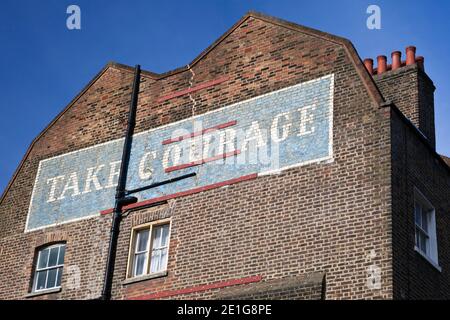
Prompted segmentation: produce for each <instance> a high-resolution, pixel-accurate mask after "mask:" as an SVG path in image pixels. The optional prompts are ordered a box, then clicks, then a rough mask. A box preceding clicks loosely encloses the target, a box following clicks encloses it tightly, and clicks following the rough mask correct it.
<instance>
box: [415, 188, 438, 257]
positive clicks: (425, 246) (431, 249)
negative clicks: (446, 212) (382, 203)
mask: <svg viewBox="0 0 450 320" xmlns="http://www.w3.org/2000/svg"><path fill="white" fill-rule="evenodd" d="M414 219H415V228H416V251H418V252H419V253H421V254H422V255H423V256H425V257H426V258H427V259H429V260H431V261H430V262H432V263H433V264H435V265H438V255H437V240H436V218H435V212H434V208H433V206H432V205H431V203H430V202H429V201H428V200H427V199H426V198H425V197H424V195H423V194H422V193H421V192H420V191H419V190H417V189H415V192H414Z"/></svg>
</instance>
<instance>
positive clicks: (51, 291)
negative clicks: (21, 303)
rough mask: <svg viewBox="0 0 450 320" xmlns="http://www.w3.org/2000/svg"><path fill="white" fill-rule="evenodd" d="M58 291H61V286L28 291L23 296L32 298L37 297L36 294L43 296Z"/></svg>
mask: <svg viewBox="0 0 450 320" xmlns="http://www.w3.org/2000/svg"><path fill="white" fill-rule="evenodd" d="M60 291H61V287H58V288H52V289H47V290H41V291H34V292H30V293H29V294H27V295H26V296H25V298H33V297H37V296H43V295H45V294H50V293H57V292H60Z"/></svg>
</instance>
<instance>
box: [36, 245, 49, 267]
mask: <svg viewBox="0 0 450 320" xmlns="http://www.w3.org/2000/svg"><path fill="white" fill-rule="evenodd" d="M47 260H48V249H44V250H41V251H40V252H39V261H38V269H42V268H45V267H47Z"/></svg>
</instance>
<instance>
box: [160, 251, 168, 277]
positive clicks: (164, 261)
mask: <svg viewBox="0 0 450 320" xmlns="http://www.w3.org/2000/svg"><path fill="white" fill-rule="evenodd" d="M160 269H161V271H162V270H166V269H167V248H166V249H162V250H161V268H160Z"/></svg>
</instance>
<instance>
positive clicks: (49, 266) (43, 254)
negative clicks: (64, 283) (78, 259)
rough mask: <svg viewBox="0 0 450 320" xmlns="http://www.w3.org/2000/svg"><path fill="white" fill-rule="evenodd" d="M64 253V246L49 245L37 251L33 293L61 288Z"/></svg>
mask: <svg viewBox="0 0 450 320" xmlns="http://www.w3.org/2000/svg"><path fill="white" fill-rule="evenodd" d="M65 251H66V245H65V244H55V245H51V246H48V247H45V248H42V249H40V250H39V251H38V256H37V263H36V270H35V273H34V283H33V291H34V292H38V291H42V290H47V289H54V288H59V287H61V276H62V272H63V267H64V255H65Z"/></svg>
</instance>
